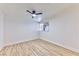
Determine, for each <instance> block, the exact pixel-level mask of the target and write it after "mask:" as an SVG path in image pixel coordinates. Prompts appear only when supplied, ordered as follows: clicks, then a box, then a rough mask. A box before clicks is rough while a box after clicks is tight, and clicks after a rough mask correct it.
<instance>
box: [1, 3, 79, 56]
mask: <svg viewBox="0 0 79 59" xmlns="http://www.w3.org/2000/svg"><path fill="white" fill-rule="evenodd" d="M0 56H79V4H77V3H75V4H74V3H72V4H71V3H0Z"/></svg>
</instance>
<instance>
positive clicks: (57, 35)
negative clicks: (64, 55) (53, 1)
mask: <svg viewBox="0 0 79 59" xmlns="http://www.w3.org/2000/svg"><path fill="white" fill-rule="evenodd" d="M49 25H50V26H49V32H43V33H41V38H44V39H47V40H49V41H51V42H54V43H57V44H60V45H62V46H64V47H66V48H69V49H72V50H75V51H79V5H78V6H75V7H71V8H69V9H67V10H65V11H64V12H63V13H60V14H59V15H58V16H57V17H55V18H53V19H52V20H50V24H49Z"/></svg>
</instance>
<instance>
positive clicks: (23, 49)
mask: <svg viewBox="0 0 79 59" xmlns="http://www.w3.org/2000/svg"><path fill="white" fill-rule="evenodd" d="M0 55H2V56H79V53H77V52H73V51H71V50H68V49H65V48H63V47H60V46H58V45H55V44H53V43H50V42H47V41H44V40H41V39H35V40H31V41H26V42H21V43H18V44H14V45H9V46H6V47H4V48H3V49H2V50H1V51H0Z"/></svg>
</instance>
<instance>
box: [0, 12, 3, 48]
mask: <svg viewBox="0 0 79 59" xmlns="http://www.w3.org/2000/svg"><path fill="white" fill-rule="evenodd" d="M3 21H4V19H3V13H2V12H1V11H0V48H2V47H3V46H4V45H3V44H4V37H3V36H4V32H3V31H4V29H3V26H4V25H3Z"/></svg>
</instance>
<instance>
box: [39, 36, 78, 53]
mask: <svg viewBox="0 0 79 59" xmlns="http://www.w3.org/2000/svg"><path fill="white" fill-rule="evenodd" d="M41 39H43V40H45V41H48V42H51V43H53V44H56V45H58V46H61V47H63V48H66V49H69V50H71V51H74V52H77V53H79V49H75V48H72V47H68V46H65V45H62V44H60V43H57V42H53V41H50V40H48V39H45V38H41Z"/></svg>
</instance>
